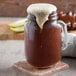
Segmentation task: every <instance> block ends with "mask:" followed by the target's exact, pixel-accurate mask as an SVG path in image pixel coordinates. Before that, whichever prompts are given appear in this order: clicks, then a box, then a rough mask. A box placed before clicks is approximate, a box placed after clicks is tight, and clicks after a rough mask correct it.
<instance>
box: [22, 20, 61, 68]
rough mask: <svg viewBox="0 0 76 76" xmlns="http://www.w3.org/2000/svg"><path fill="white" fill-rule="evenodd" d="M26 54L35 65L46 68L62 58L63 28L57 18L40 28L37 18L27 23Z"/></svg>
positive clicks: (29, 61) (28, 59) (28, 60)
mask: <svg viewBox="0 0 76 76" xmlns="http://www.w3.org/2000/svg"><path fill="white" fill-rule="evenodd" d="M24 30H25V56H26V59H27V62H28V63H29V64H31V65H32V66H34V67H38V68H44V67H48V66H51V65H54V64H55V63H57V62H58V61H60V59H61V28H60V26H58V24H57V21H56V20H53V21H51V20H48V21H46V22H45V23H44V25H43V29H40V27H39V26H38V24H37V23H36V20H28V22H27V24H26V25H25V29H24Z"/></svg>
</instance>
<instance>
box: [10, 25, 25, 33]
mask: <svg viewBox="0 0 76 76" xmlns="http://www.w3.org/2000/svg"><path fill="white" fill-rule="evenodd" d="M10 30H11V31H13V32H24V26H22V27H15V28H13V27H10Z"/></svg>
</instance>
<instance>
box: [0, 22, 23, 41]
mask: <svg viewBox="0 0 76 76" xmlns="http://www.w3.org/2000/svg"><path fill="white" fill-rule="evenodd" d="M11 22H12V21H1V22H0V40H22V39H24V33H15V32H12V31H11V30H10V29H9V26H8V24H9V23H11Z"/></svg>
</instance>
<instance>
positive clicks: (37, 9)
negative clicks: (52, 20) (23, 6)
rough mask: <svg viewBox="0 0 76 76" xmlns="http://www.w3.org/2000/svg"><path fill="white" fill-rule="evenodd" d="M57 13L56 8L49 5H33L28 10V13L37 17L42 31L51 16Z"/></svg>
mask: <svg viewBox="0 0 76 76" xmlns="http://www.w3.org/2000/svg"><path fill="white" fill-rule="evenodd" d="M55 11H57V8H56V6H54V5H53V4H49V3H36V4H31V5H30V6H29V7H28V8H27V13H28V14H32V15H34V16H35V17H36V22H37V24H38V25H39V27H40V28H41V29H42V28H43V24H44V23H45V22H46V21H47V20H48V16H49V14H51V13H52V12H55Z"/></svg>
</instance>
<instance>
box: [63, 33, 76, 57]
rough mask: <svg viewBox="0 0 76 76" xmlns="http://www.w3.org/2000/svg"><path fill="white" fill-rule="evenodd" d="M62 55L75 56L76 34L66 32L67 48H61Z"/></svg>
mask: <svg viewBox="0 0 76 76" xmlns="http://www.w3.org/2000/svg"><path fill="white" fill-rule="evenodd" d="M63 44H64V42H63ZM62 56H69V57H76V34H73V33H67V48H66V49H62Z"/></svg>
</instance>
